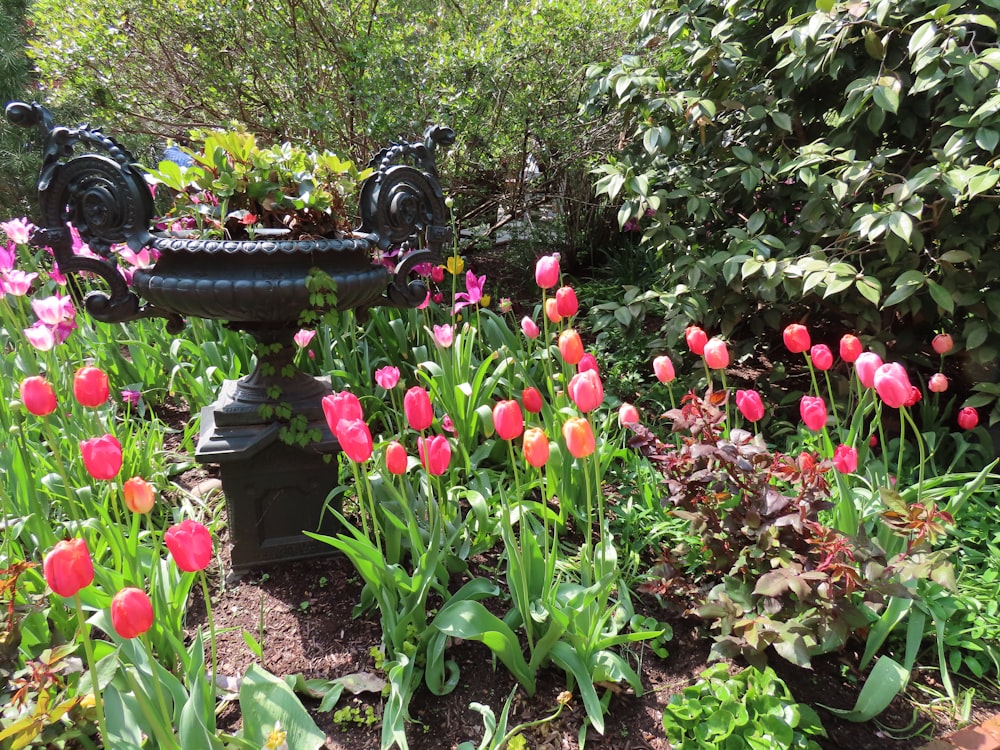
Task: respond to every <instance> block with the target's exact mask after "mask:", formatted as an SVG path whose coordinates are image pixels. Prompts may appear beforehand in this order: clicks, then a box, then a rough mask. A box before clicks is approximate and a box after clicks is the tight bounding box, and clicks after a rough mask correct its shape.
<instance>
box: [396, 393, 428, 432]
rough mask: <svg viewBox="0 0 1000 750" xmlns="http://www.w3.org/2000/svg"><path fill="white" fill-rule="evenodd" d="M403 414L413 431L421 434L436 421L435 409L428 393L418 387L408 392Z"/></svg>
mask: <svg viewBox="0 0 1000 750" xmlns="http://www.w3.org/2000/svg"><path fill="white" fill-rule="evenodd" d="M403 413H404V414H405V415H406V421H407V423H408V424H409V425H410V428H411V429H414V430H416V431H417V432H420V431H422V430H426V429H427V428H428V427H430V426H431V423H432V422H433V421H434V408H433V407H432V406H431V397H430V395H429V394H428V393H427V391H426V390H424V389H423V388H421V387H420V386H418V385H415V386H413V387H412V388H411V389H410V390H408V391H407V392H406V395H405V396H403Z"/></svg>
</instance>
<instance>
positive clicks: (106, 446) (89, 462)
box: [80, 435, 122, 479]
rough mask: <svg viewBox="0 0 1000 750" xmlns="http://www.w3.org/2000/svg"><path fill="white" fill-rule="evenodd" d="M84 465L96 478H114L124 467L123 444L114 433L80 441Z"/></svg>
mask: <svg viewBox="0 0 1000 750" xmlns="http://www.w3.org/2000/svg"><path fill="white" fill-rule="evenodd" d="M80 453H81V454H82V455H83V466H84V468H85V469H86V470H87V473H88V474H90V476H92V477H93V478H94V479H114V478H115V477H116V476H118V472H119V471H121V468H122V444H121V443H120V442H118V438H116V437H115V436H114V435H102V436H101V437H96V438H90V439H89V440H83V441H81V442H80Z"/></svg>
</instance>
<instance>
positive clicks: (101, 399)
mask: <svg viewBox="0 0 1000 750" xmlns="http://www.w3.org/2000/svg"><path fill="white" fill-rule="evenodd" d="M110 395H111V391H110V388H109V387H108V376H107V375H105V373H104V370H102V369H100V368H99V367H81V368H80V369H79V370H77V371H76V374H75V375H74V376H73V396H74V397H75V398H76V400H77V401H78V402H79V403H80V405H81V406H88V407H96V406H101V405H102V404H106V403H107V402H108V396H110Z"/></svg>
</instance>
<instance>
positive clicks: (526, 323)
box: [521, 316, 541, 339]
mask: <svg viewBox="0 0 1000 750" xmlns="http://www.w3.org/2000/svg"><path fill="white" fill-rule="evenodd" d="M521 333H523V334H524V335H525V337H527V338H529V339H537V338H538V334H540V333H541V331H540V330H539V329H538V324H537V323H535V321H533V320H532V319H531V318H529V317H527V316H525V317H523V318H521Z"/></svg>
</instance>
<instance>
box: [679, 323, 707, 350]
mask: <svg viewBox="0 0 1000 750" xmlns="http://www.w3.org/2000/svg"><path fill="white" fill-rule="evenodd" d="M684 340H685V341H686V342H687V345H688V349H690V350H691V352H692V353H693V354H697V355H698V356H699V357H700V356H701V355H702V354H704V352H705V344H707V343H708V334H706V333H705V332H704V331H703V330H701V329H700V328H699V327H698V326H688V327H687V328H686V329H685V330H684Z"/></svg>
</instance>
